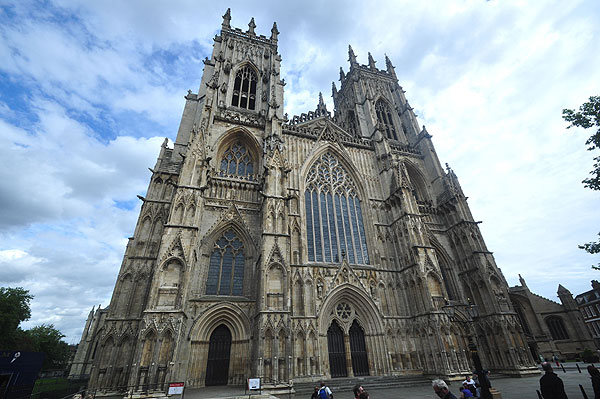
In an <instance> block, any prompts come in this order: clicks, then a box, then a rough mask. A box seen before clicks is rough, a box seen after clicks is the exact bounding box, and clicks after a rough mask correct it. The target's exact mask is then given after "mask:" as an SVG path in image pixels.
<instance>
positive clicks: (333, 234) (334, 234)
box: [304, 152, 369, 264]
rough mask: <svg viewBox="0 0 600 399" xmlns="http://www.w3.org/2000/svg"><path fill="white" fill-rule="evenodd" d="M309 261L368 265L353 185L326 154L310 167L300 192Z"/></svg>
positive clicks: (360, 215)
mask: <svg viewBox="0 0 600 399" xmlns="http://www.w3.org/2000/svg"><path fill="white" fill-rule="evenodd" d="M304 201H305V205H306V232H307V236H308V237H307V244H308V260H309V261H310V262H339V261H340V260H341V258H342V256H343V254H346V256H347V258H348V262H349V263H354V264H368V263H369V254H368V252H367V240H366V237H365V229H364V225H363V217H362V211H361V205H360V200H359V198H358V195H357V190H356V185H355V184H354V182H353V181H352V179H351V178H350V176H349V175H348V173H347V172H346V170H345V169H344V168H343V167H342V165H340V163H339V162H338V160H337V159H336V158H335V157H334V156H333V155H332V154H331V153H329V152H327V153H325V154H323V155H322V156H321V157H320V158H319V159H318V160H317V162H315V163H314V165H313V166H312V167H311V169H310V171H309V172H308V177H307V179H306V191H305V193H304Z"/></svg>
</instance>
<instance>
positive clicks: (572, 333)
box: [508, 275, 596, 361]
mask: <svg viewBox="0 0 600 399" xmlns="http://www.w3.org/2000/svg"><path fill="white" fill-rule="evenodd" d="M519 281H520V283H521V284H520V285H517V286H514V287H510V288H509V289H508V292H509V295H510V300H511V302H512V305H513V308H514V309H515V312H516V313H517V316H518V318H519V322H520V323H521V326H522V328H523V333H524V334H525V339H526V341H527V345H528V346H529V350H530V351H531V354H532V356H533V357H534V358H535V359H536V360H540V361H541V360H542V359H546V360H550V361H551V360H552V358H553V357H554V356H556V357H558V358H559V359H561V360H573V359H580V358H581V353H582V352H583V351H584V350H586V349H588V350H595V349H596V345H595V343H594V341H593V339H592V336H591V335H590V332H589V331H588V329H587V328H586V320H584V318H583V317H582V313H583V312H580V309H579V307H578V302H579V301H578V300H576V299H577V298H579V297H580V295H578V296H577V297H576V298H575V299H573V295H572V294H571V292H570V291H569V290H568V289H566V288H565V287H563V286H562V285H561V284H559V285H558V290H557V293H556V294H557V296H558V298H559V300H560V303H558V302H556V301H552V300H550V299H548V298H544V297H542V296H540V295H537V294H535V293H533V292H531V291H530V290H529V287H528V286H527V283H526V282H525V279H524V278H523V277H521V275H519ZM583 315H585V313H583Z"/></svg>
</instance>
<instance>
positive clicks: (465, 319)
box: [442, 304, 492, 399]
mask: <svg viewBox="0 0 600 399" xmlns="http://www.w3.org/2000/svg"><path fill="white" fill-rule="evenodd" d="M461 308H462V309H461ZM442 309H443V311H444V313H446V315H448V318H449V319H450V320H452V321H454V322H459V323H463V324H464V325H465V331H466V332H467V340H468V341H469V342H468V344H467V347H468V348H469V351H470V352H471V358H472V359H473V363H475V374H477V379H478V380H479V386H480V388H481V399H492V394H491V393H490V384H489V382H488V381H489V380H488V377H487V375H486V374H487V373H484V372H483V367H482V366H481V359H480V358H479V352H477V345H475V342H474V340H473V335H472V334H471V328H472V324H471V323H473V321H474V320H475V319H476V318H478V317H479V309H478V308H477V305H471V304H469V305H464V304H447V305H445V306H443V307H442Z"/></svg>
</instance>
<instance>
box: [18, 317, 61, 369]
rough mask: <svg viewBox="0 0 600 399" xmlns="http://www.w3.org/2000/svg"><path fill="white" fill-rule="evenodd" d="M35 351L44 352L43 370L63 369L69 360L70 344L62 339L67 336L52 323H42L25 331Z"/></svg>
mask: <svg viewBox="0 0 600 399" xmlns="http://www.w3.org/2000/svg"><path fill="white" fill-rule="evenodd" d="M25 334H26V336H27V338H28V339H29V340H30V342H31V344H32V346H33V350H34V351H35V352H44V353H45V354H46V357H45V358H44V364H43V366H42V370H49V369H61V368H63V367H65V366H66V365H67V362H68V361H69V355H70V351H69V345H68V344H67V343H66V342H65V341H63V340H62V339H63V338H64V337H65V336H64V335H63V334H62V333H61V332H60V331H58V330H57V329H56V328H54V325H52V324H42V325H39V326H36V327H33V328H32V329H30V330H27V331H25Z"/></svg>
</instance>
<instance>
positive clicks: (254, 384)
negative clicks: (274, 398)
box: [248, 378, 260, 391]
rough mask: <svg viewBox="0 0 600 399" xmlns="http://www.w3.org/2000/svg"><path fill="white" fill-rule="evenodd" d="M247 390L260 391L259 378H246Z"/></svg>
mask: <svg viewBox="0 0 600 399" xmlns="http://www.w3.org/2000/svg"><path fill="white" fill-rule="evenodd" d="M248 389H249V390H251V391H252V390H257V389H260V378H248Z"/></svg>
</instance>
